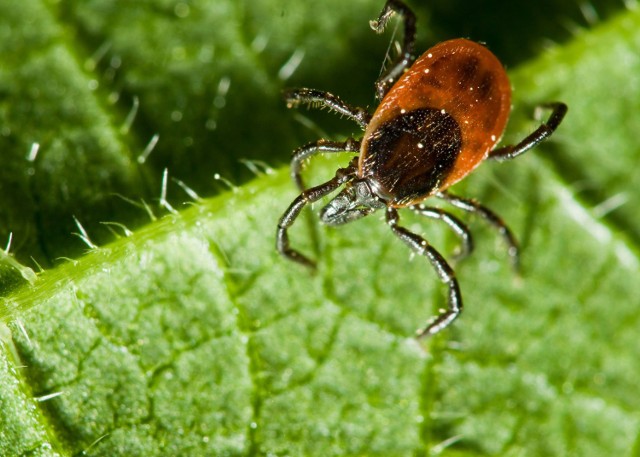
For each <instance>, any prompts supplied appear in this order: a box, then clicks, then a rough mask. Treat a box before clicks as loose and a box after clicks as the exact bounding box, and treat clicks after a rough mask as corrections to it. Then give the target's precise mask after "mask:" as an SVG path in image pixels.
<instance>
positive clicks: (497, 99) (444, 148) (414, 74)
mask: <svg viewBox="0 0 640 457" xmlns="http://www.w3.org/2000/svg"><path fill="white" fill-rule="evenodd" d="M510 109H511V87H510V85H509V79H508V78H507V74H506V72H505V71H504V68H503V67H502V64H501V63H500V62H499V61H498V59H497V58H496V57H495V56H494V55H493V54H492V53H491V52H490V51H489V50H488V49H487V48H486V47H484V46H482V45H480V44H478V43H474V42H473V41H469V40H463V39H457V40H450V41H445V42H444V43H440V44H438V45H437V46H434V47H433V48H431V49H429V50H428V51H427V52H426V53H425V54H423V55H422V57H420V58H419V59H418V60H416V62H415V63H414V64H413V65H412V66H411V68H410V69H409V70H407V71H406V73H404V75H402V77H401V78H400V79H399V80H398V82H396V83H395V84H394V86H393V87H392V88H391V90H389V92H388V93H387V94H386V95H385V97H384V98H383V99H382V102H381V103H380V105H379V106H378V109H377V110H376V111H375V113H374V115H373V117H372V118H371V121H370V122H369V124H368V125H367V128H366V130H365V132H364V139H363V141H362V149H361V150H360V160H359V163H358V177H360V178H365V177H366V178H368V179H369V180H370V181H371V182H373V183H376V187H377V189H378V190H379V193H380V196H383V197H386V199H387V200H388V202H389V204H390V205H391V206H393V207H402V206H408V205H411V204H415V203H418V202H419V201H422V200H424V199H425V198H426V197H428V196H430V195H433V194H434V193H436V192H438V191H439V190H444V189H446V188H447V187H449V186H451V185H452V184H455V183H456V182H458V181H459V180H461V179H462V178H464V177H465V176H466V175H467V174H468V173H470V172H471V171H472V170H473V169H474V168H475V167H476V166H477V165H478V164H479V163H480V162H481V161H482V160H484V159H486V158H487V156H488V155H489V152H490V151H491V150H492V149H493V147H494V146H495V145H496V143H497V142H498V140H499V139H500V137H501V136H502V133H503V132H504V129H505V127H506V125H507V119H508V118H509V111H510Z"/></svg>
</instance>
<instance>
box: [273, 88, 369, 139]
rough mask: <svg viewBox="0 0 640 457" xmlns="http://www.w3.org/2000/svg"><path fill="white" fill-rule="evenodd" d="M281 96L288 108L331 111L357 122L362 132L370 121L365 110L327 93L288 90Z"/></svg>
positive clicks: (312, 90)
mask: <svg viewBox="0 0 640 457" xmlns="http://www.w3.org/2000/svg"><path fill="white" fill-rule="evenodd" d="M282 96H283V97H284V100H285V101H286V102H287V107H289V108H294V107H296V106H298V105H300V104H301V103H304V104H307V105H309V106H310V107H314V108H329V109H330V110H331V111H335V112H336V113H338V114H342V115H343V116H347V117H348V118H349V119H351V120H353V121H355V122H357V123H358V125H359V126H360V128H362V130H364V129H365V128H366V127H367V124H368V123H369V120H371V115H370V114H369V112H368V111H367V110H365V109H364V108H358V107H353V106H351V105H347V104H346V103H345V102H343V101H342V100H341V99H340V98H339V97H338V96H336V95H333V94H331V93H329V92H324V91H321V90H316V89H306V88H302V89H288V90H285V91H284V92H283V93H282Z"/></svg>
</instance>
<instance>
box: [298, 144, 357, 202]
mask: <svg viewBox="0 0 640 457" xmlns="http://www.w3.org/2000/svg"><path fill="white" fill-rule="evenodd" d="M358 151H360V142H359V141H356V140H354V139H353V138H348V139H347V140H346V141H342V142H340V141H328V140H318V141H315V142H313V143H309V144H306V145H304V146H301V147H299V148H298V149H296V150H295V151H293V155H292V156H291V179H293V182H295V183H296V186H298V189H300V190H301V191H303V190H304V189H305V186H304V182H303V181H302V176H301V175H300V172H301V171H302V164H303V162H304V161H305V160H306V159H308V158H309V157H312V156H314V155H316V154H323V153H327V152H358Z"/></svg>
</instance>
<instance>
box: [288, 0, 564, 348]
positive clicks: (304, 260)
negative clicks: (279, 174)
mask: <svg viewBox="0 0 640 457" xmlns="http://www.w3.org/2000/svg"><path fill="white" fill-rule="evenodd" d="M394 13H398V14H399V15H400V16H401V18H402V21H403V25H404V39H403V42H402V45H401V49H400V54H399V56H398V58H397V59H396V60H395V61H394V62H393V64H392V65H391V66H390V67H389V68H388V70H387V71H386V72H385V73H384V74H383V75H382V76H381V77H380V78H379V79H378V81H377V82H376V83H375V87H376V92H377V94H376V95H377V99H378V100H380V103H379V105H378V107H377V109H376V110H375V112H374V113H373V115H371V114H370V113H369V112H368V111H367V110H365V109H363V108H357V107H352V106H350V105H348V104H347V103H345V102H343V101H342V100H341V99H340V98H338V97H337V96H335V95H333V94H330V93H328V92H323V91H319V90H315V89H294V90H289V91H286V92H285V99H286V101H287V105H288V106H289V107H294V106H297V105H299V104H302V103H304V104H308V105H311V106H317V107H323V108H328V109H330V110H332V111H334V112H337V113H339V114H341V115H343V116H346V117H348V118H350V119H352V120H353V121H355V122H356V123H357V124H358V125H359V126H360V127H361V128H362V129H363V130H364V135H363V137H362V139H361V140H356V139H354V138H349V139H347V140H346V141H344V142H337V141H328V140H319V141H316V142H313V143H309V144H307V145H305V146H302V147H300V148H298V149H297V150H295V151H294V153H293V156H292V159H291V175H292V178H293V180H294V182H295V183H296V185H297V186H298V188H299V189H300V191H301V194H300V195H299V196H298V197H297V198H296V199H295V200H294V201H293V203H291V205H290V206H289V208H287V210H286V211H285V212H284V214H283V215H282V217H281V218H280V221H279V222H278V229H277V236H276V247H277V250H278V251H279V252H280V254H282V255H283V256H284V257H286V258H288V259H290V260H293V261H294V262H297V263H300V264H302V265H305V266H307V267H310V268H314V267H315V262H313V261H312V260H311V259H309V258H308V257H306V256H305V255H303V254H302V253H300V252H299V251H297V250H296V249H294V248H292V247H291V246H290V243H289V236H288V233H287V231H288V229H289V228H290V227H291V226H292V225H293V223H294V222H295V221H296V219H297V217H298V215H299V214H300V212H301V211H302V209H303V208H304V207H305V206H306V205H307V204H309V203H312V202H315V201H317V200H319V199H321V198H322V197H324V196H326V195H328V194H330V193H332V192H334V191H336V190H337V189H338V188H339V187H341V186H344V188H343V189H342V190H341V191H340V192H339V193H338V194H337V195H336V196H335V197H334V198H333V199H332V200H331V201H329V203H327V205H326V206H324V207H323V208H322V209H321V210H320V220H321V222H322V223H324V224H326V225H330V226H336V225H342V224H346V223H348V222H351V221H355V220H357V219H360V218H362V217H364V216H367V215H369V214H371V213H373V212H374V211H376V210H384V211H385V212H386V222H387V224H388V226H389V228H390V229H391V231H392V232H393V233H394V234H395V235H396V236H397V237H398V238H400V240H402V241H403V242H404V243H405V244H406V245H407V246H409V248H410V249H411V250H412V251H413V252H415V253H416V254H419V255H421V256H425V257H426V258H427V259H428V260H429V262H430V263H431V265H432V266H433V268H434V269H435V271H436V273H437V274H438V277H439V278H440V280H441V281H442V282H444V283H445V284H446V285H447V287H448V304H447V308H446V309H444V310H441V311H440V313H439V314H438V315H436V316H435V317H434V318H432V319H431V320H430V321H429V322H428V323H427V324H426V325H425V326H424V327H423V328H421V329H420V330H418V331H417V336H418V337H425V336H428V335H433V334H435V333H438V332H439V331H441V330H442V329H444V328H446V327H447V326H448V325H449V324H451V323H452V322H453V321H454V320H455V319H456V318H457V317H458V315H459V314H460V312H461V311H462V295H461V293H460V287H459V285H458V281H457V279H456V276H455V273H454V271H453V269H452V268H451V266H450V265H449V263H448V262H447V261H446V260H445V258H444V257H443V256H442V255H441V254H440V253H439V252H438V251H437V250H436V249H435V248H433V247H432V246H431V245H430V244H429V243H428V242H427V241H426V240H425V239H424V238H423V237H421V236H420V235H418V234H416V233H413V232H411V231H410V230H408V229H406V228H405V227H403V226H401V225H400V223H399V222H400V219H399V214H398V209H400V208H407V209H408V210H410V211H413V212H414V213H416V214H419V215H421V216H425V217H428V218H432V219H438V220H441V221H443V222H444V223H445V224H447V225H448V226H449V227H450V228H451V229H452V230H453V231H454V232H455V233H456V234H457V235H458V236H459V237H460V240H461V244H462V246H461V249H460V252H459V254H458V256H457V257H459V258H461V257H464V256H466V255H468V254H469V253H470V252H471V251H472V250H473V240H472V237H471V232H470V231H469V229H468V228H467V227H466V226H465V225H464V224H463V223H462V222H461V221H460V220H459V219H458V218H456V217H455V216H453V215H452V214H449V213H448V212H446V211H444V210H442V209H440V208H435V207H430V206H425V205H423V204H422V201H423V200H425V199H427V198H429V197H435V198H439V199H441V200H444V201H445V202H447V203H449V204H451V205H452V206H454V207H456V208H459V209H461V210H463V211H468V212H471V213H476V214H478V215H480V216H481V217H482V218H483V219H485V220H486V221H487V222H488V223H489V224H491V225H492V226H493V227H495V228H496V229H497V230H498V231H499V233H500V234H501V235H502V237H503V238H504V239H505V241H506V243H507V245H508V252H509V255H510V257H511V259H512V261H513V263H514V265H516V266H517V263H518V258H519V251H518V243H517V241H516V239H515V237H514V236H513V234H512V232H511V231H510V230H509V228H508V227H507V226H506V225H505V223H504V222H503V221H502V219H500V217H498V216H497V215H496V214H495V213H494V212H493V211H491V210H489V209H488V208H486V207H485V206H483V205H481V204H480V203H478V202H476V201H475V200H472V199H466V198H462V197H458V196H456V195H454V194H452V193H450V192H449V191H448V188H449V187H451V186H452V185H453V184H455V183H457V182H458V181H460V180H461V179H463V178H464V177H465V176H467V175H468V174H469V173H471V172H472V171H473V170H474V169H475V168H476V167H477V166H478V165H479V164H480V162H482V161H483V160H485V159H494V160H509V159H513V158H515V157H518V156H519V155H521V154H523V153H524V152H526V151H527V150H529V149H531V148H532V147H534V146H535V145H537V144H538V143H540V142H541V141H542V140H544V139H545V138H547V137H549V136H550V135H551V134H552V133H553V132H554V131H555V130H556V128H557V127H558V125H559V124H560V122H561V121H562V119H563V117H564V116H565V114H566V112H567V106H566V105H565V104H564V103H560V102H553V103H547V104H545V105H541V107H543V108H547V109H549V110H550V115H549V118H548V119H547V121H546V122H545V123H542V124H541V125H540V126H539V127H538V128H537V129H536V130H535V131H534V132H533V133H531V134H530V135H529V136H527V137H526V138H524V139H523V140H522V141H520V142H519V143H518V144H515V145H507V146H502V147H499V148H496V147H495V146H496V144H497V143H498V142H499V141H500V138H501V137H502V134H503V132H504V130H505V127H506V125H507V120H508V118H509V112H510V110H511V86H510V83H509V79H508V77H507V74H506V72H505V69H504V67H503V66H502V64H501V63H500V61H499V60H498V59H497V57H496V56H494V55H493V54H492V53H491V52H490V51H489V50H488V49H487V48H486V47H485V46H483V45H481V44H478V43H475V42H473V41H469V40H466V39H453V40H449V41H445V42H443V43H440V44H437V45H436V46H434V47H432V48H431V49H429V50H428V51H427V52H425V53H424V54H423V55H422V56H421V57H419V58H418V59H417V60H416V59H415V57H414V55H413V52H414V42H415V15H414V14H413V12H412V11H411V10H410V9H409V7H408V6H407V5H405V4H404V3H403V2H402V1H400V0H388V1H387V2H386V4H385V6H384V8H383V10H382V12H381V13H380V16H379V17H378V19H377V20H375V21H371V22H370V25H371V28H372V29H373V30H374V31H376V32H378V33H381V32H382V31H383V30H384V28H385V26H386V24H387V23H388V21H389V19H390V18H391V17H392V16H393V15H394ZM333 152H350V153H356V154H357V156H356V157H354V158H353V159H352V160H351V162H350V163H349V165H348V166H347V167H345V168H340V169H338V170H337V171H336V174H335V176H334V177H333V178H332V179H330V180H329V181H327V182H325V183H323V184H320V185H318V186H315V187H311V188H308V189H307V188H305V186H304V183H303V181H302V177H301V169H302V165H303V162H304V161H305V160H306V159H308V158H310V157H312V156H314V155H316V154H319V153H333Z"/></svg>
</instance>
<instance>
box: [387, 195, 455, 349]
mask: <svg viewBox="0 0 640 457" xmlns="http://www.w3.org/2000/svg"><path fill="white" fill-rule="evenodd" d="M387 224H389V227H391V230H392V231H393V233H395V235H396V236H397V237H398V238H400V239H401V240H402V241H404V243H405V244H406V245H407V246H409V247H410V248H411V250H412V251H413V252H415V253H416V254H419V255H424V256H425V257H427V258H428V259H429V261H430V262H431V265H433V268H435V270H436V273H438V276H439V277H440V280H441V281H442V282H444V283H446V284H447V286H448V287H449V300H448V307H447V309H445V310H440V314H438V315H437V316H436V317H435V318H434V319H433V320H432V321H431V322H429V324H428V325H427V326H426V327H424V328H423V329H420V330H418V332H417V337H418V338H424V337H427V336H430V335H434V334H436V333H438V332H439V331H440V330H442V329H444V328H446V327H448V326H449V324H451V323H452V322H453V321H454V320H455V319H456V317H458V315H459V314H460V312H462V296H461V294H460V287H459V286H458V280H457V279H456V276H455V273H454V272H453V269H452V268H451V267H450V266H449V264H448V263H447V261H446V260H445V259H444V257H442V256H441V255H440V253H438V251H436V250H435V249H434V248H433V247H431V246H430V245H429V243H427V241H426V240H425V239H424V238H422V237H421V236H419V235H417V234H415V233H413V232H410V231H409V230H407V229H406V228H404V227H400V226H399V225H398V211H397V210H396V209H395V208H388V209H387Z"/></svg>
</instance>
